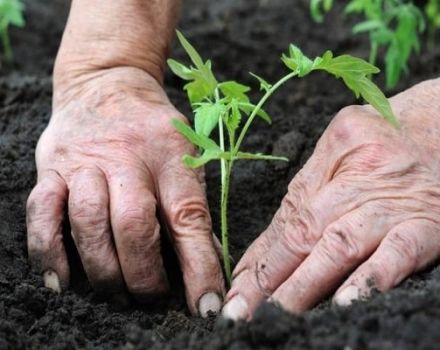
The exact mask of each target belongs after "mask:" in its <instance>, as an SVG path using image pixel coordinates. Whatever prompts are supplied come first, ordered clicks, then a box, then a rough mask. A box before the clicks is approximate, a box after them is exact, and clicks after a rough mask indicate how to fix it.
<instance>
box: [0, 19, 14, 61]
mask: <svg viewBox="0 0 440 350" xmlns="http://www.w3.org/2000/svg"><path fill="white" fill-rule="evenodd" d="M0 32H1V40H2V45H3V52H4V57H5V63H7V64H11V63H12V62H13V60H14V57H13V54H12V47H11V42H10V40H9V35H8V28H7V27H6V28H3V29H2V30H0Z"/></svg>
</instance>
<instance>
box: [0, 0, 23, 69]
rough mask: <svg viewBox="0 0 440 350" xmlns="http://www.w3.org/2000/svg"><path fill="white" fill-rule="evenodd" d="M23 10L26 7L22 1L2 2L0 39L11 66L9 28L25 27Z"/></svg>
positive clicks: (0, 8) (6, 58) (0, 6)
mask: <svg viewBox="0 0 440 350" xmlns="http://www.w3.org/2000/svg"><path fill="white" fill-rule="evenodd" d="M23 10H24V5H23V3H22V2H21V1H20V0H0V39H1V43H2V48H3V56H4V61H5V62H6V63H9V64H10V63H11V62H12V61H13V53H12V48H11V43H10V39H9V26H11V25H12V26H16V27H23V26H24V24H25V22H24V18H23Z"/></svg>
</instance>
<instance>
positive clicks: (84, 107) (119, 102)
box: [27, 67, 223, 316]
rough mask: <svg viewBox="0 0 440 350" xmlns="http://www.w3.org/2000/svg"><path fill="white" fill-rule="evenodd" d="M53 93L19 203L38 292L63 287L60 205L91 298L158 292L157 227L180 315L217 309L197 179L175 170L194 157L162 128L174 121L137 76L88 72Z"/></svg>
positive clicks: (216, 268)
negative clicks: (170, 255)
mask: <svg viewBox="0 0 440 350" xmlns="http://www.w3.org/2000/svg"><path fill="white" fill-rule="evenodd" d="M63 91H65V92H66V93H64V94H59V93H57V91H55V98H54V107H53V115H52V118H51V120H50V123H49V125H48V127H47V129H46V130H45V131H44V133H43V135H42V136H41V138H40V141H39V143H38V146H37V150H36V162H37V170H38V183H37V185H36V186H35V188H34V189H33V191H32V193H31V194H30V196H29V199H28V205H27V228H28V248H29V258H30V259H31V261H32V263H33V265H34V266H36V267H37V268H38V270H39V271H40V272H41V273H42V274H44V280H45V284H46V286H48V287H51V288H52V289H55V290H58V291H60V290H62V289H65V288H67V286H68V283H69V266H68V261H67V258H66V251H65V248H64V245H63V239H62V220H63V216H64V211H65V207H66V206H67V209H68V214H69V220H70V224H71V229H72V237H73V239H74V242H75V244H76V247H77V249H78V252H79V255H80V257H81V260H82V263H83V266H84V269H85V271H86V274H87V277H88V279H89V281H90V283H91V285H92V286H93V287H94V288H95V289H96V290H98V291H100V292H103V293H107V294H118V293H122V292H123V290H124V289H125V288H127V289H128V291H129V292H130V293H131V294H132V295H134V296H135V297H137V298H138V299H139V300H143V299H145V298H146V297H148V296H151V295H155V294H160V293H164V292H166V291H167V289H168V281H167V276H166V273H165V270H164V267H163V261H162V257H161V251H160V234H161V228H160V224H159V222H160V223H163V225H162V231H167V232H168V234H169V237H170V239H171V241H172V244H173V245H174V248H175V251H176V253H177V255H178V258H179V262H180V267H181V269H182V272H183V276H184V282H185V286H186V294H187V301H188V305H189V308H190V310H191V311H192V312H193V313H194V314H196V313H199V314H201V315H202V316H206V315H207V312H208V311H214V312H215V311H219V310H220V307H221V296H222V295H223V276H222V270H221V267H220V264H219V258H218V256H217V253H216V249H215V243H214V239H213V235H212V231H211V219H210V215H209V211H208V206H207V201H206V197H205V184H204V179H203V174H202V172H200V171H195V170H189V169H187V168H185V167H184V166H183V165H182V160H181V158H182V155H183V154H185V153H194V151H195V150H194V149H193V147H192V146H191V145H190V144H189V143H188V142H186V140H185V139H184V138H183V137H181V136H180V134H179V133H178V132H177V131H176V130H174V128H173V127H172V125H171V119H172V118H181V119H184V117H183V116H182V115H181V114H180V113H179V112H178V111H177V110H176V109H175V108H174V107H173V106H172V105H171V104H170V102H169V101H168V99H167V97H166V95H165V93H164V92H163V90H162V88H161V86H160V85H159V84H158V83H157V82H156V80H155V79H153V78H152V77H151V76H150V75H149V74H147V73H146V72H144V71H143V70H140V69H137V68H129V67H120V68H113V69H107V70H100V71H98V72H95V73H93V74H92V73H90V74H89V75H88V76H87V77H84V76H83V77H82V79H81V82H80V83H77V84H71V85H70V86H69V88H66V87H64V89H63ZM67 91H68V92H69V93H68V94H67ZM66 96H67V97H66ZM71 268H75V267H71Z"/></svg>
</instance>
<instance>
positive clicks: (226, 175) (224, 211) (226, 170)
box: [215, 89, 232, 285]
mask: <svg viewBox="0 0 440 350" xmlns="http://www.w3.org/2000/svg"><path fill="white" fill-rule="evenodd" d="M215 100H216V102H218V101H219V100H220V94H219V91H218V89H215ZM218 132H219V143H220V148H221V150H222V151H225V134H224V127H223V116H220V118H219V120H218ZM230 141H231V140H230ZM220 170H221V198H220V221H221V239H222V251H223V264H224V269H225V274H226V281H227V283H228V285H229V284H230V283H231V261H230V258H229V233H228V199H229V182H230V177H231V171H232V161H227V160H226V159H223V158H222V159H220Z"/></svg>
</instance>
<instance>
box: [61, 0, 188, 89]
mask: <svg viewBox="0 0 440 350" xmlns="http://www.w3.org/2000/svg"><path fill="white" fill-rule="evenodd" d="M179 2H180V1H179V0H162V1H156V0H112V1H101V0H73V1H72V6H71V10H70V14H69V19H68V22H67V24H66V28H65V31H64V35H63V39H62V42H61V45H60V49H59V52H58V55H57V58H56V61H55V67H54V89H56V90H62V89H66V90H67V89H68V88H69V87H70V86H71V85H77V84H78V82H81V81H84V80H88V79H89V77H90V76H95V75H99V74H100V72H102V71H107V70H109V69H110V70H111V69H115V68H121V67H132V68H137V69H140V70H142V71H144V72H146V73H147V74H149V75H150V76H152V77H153V78H154V79H155V80H156V81H157V82H158V83H159V84H162V81H163V72H164V70H165V65H166V58H167V56H168V51H169V46H170V42H171V40H172V37H173V36H174V29H175V24H176V23H175V21H176V19H177V17H178V16H177V14H178V11H179Z"/></svg>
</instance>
